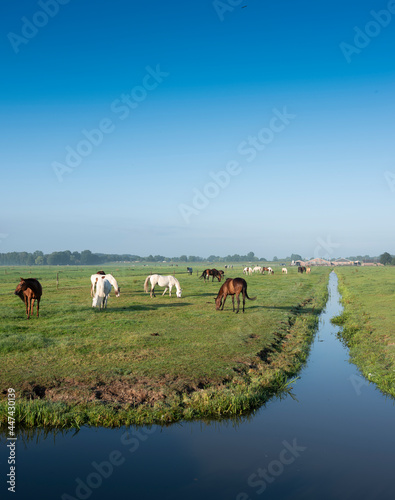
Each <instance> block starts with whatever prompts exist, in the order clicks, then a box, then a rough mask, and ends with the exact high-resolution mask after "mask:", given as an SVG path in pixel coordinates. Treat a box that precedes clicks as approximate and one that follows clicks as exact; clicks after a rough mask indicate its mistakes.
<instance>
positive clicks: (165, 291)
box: [162, 286, 171, 297]
mask: <svg viewBox="0 0 395 500" xmlns="http://www.w3.org/2000/svg"><path fill="white" fill-rule="evenodd" d="M166 292H167V286H166V287H165V291H164V292H163V293H162V297H163V295H164V294H165V293H166ZM169 295H171V293H170V290H169Z"/></svg>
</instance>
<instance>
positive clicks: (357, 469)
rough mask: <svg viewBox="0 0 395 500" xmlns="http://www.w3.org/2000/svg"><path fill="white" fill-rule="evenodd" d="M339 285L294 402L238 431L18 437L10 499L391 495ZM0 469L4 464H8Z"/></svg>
mask: <svg viewBox="0 0 395 500" xmlns="http://www.w3.org/2000/svg"><path fill="white" fill-rule="evenodd" d="M340 311H341V306H340V304H339V296H338V292H337V277H336V275H335V273H331V275H330V279H329V300H328V303H327V305H326V309H325V311H324V312H323V313H322V315H321V317H320V326H319V330H318V332H317V334H316V337H315V341H314V343H313V346H312V350H311V353H310V357H309V360H308V362H307V364H306V366H305V368H304V369H303V370H302V372H301V373H300V379H299V380H298V381H297V382H295V383H294V384H293V394H294V396H295V399H294V398H292V397H287V398H285V399H281V400H280V399H277V400H273V401H272V402H270V403H269V404H267V405H266V406H265V407H262V408H261V409H260V410H259V411H257V412H256V413H255V414H254V415H252V416H250V417H248V418H246V419H243V420H242V421H240V422H239V423H232V422H223V423H218V422H217V423H211V424H205V423H200V422H195V423H182V424H175V425H173V426H170V427H167V428H160V427H152V428H151V429H147V428H140V429H137V430H136V429H135V430H131V429H125V428H123V429H116V430H114V429H91V428H82V429H81V430H80V431H79V432H78V433H76V434H75V433H74V431H72V432H67V433H64V434H60V433H58V434H56V435H54V434H52V433H49V434H48V435H47V436H46V437H45V436H44V435H43V434H40V433H36V434H35V435H34V437H33V439H31V438H28V437H27V436H25V442H23V436H21V437H20V438H19V440H18V442H17V449H16V462H17V463H16V465H17V468H16V493H15V494H14V493H9V494H8V495H7V493H8V492H7V485H6V477H5V473H4V472H3V471H4V466H5V465H6V464H5V462H6V452H5V451H4V450H5V446H4V438H2V446H1V457H0V459H1V464H2V467H1V468H2V477H1V486H0V496H1V498H7V497H9V498H14V499H24V500H25V499H26V500H27V499H40V500H47V499H50V500H54V499H63V500H71V499H88V498H89V499H92V500H95V499H100V500H102V499H106V500H107V499H109V498H111V497H112V498H117V499H139V500H140V499H141V500H143V499H149V500H151V499H163V500H165V499H176V500H178V499H180V500H181V499H182V500H187V499H188V500H194V499H199V500H200V499H216V500H218V499H219V500H222V499H229V500H256V499H257V500H258V499H320V500H325V499H350V500H351V499H352V500H354V499H358V500H361V499H369V500H371V499H379V500H387V499H388V500H393V499H394V498H395V481H394V475H395V463H394V462H395V460H394V459H395V437H394V436H395V433H394V421H395V405H394V400H393V399H390V398H386V397H385V396H383V395H382V394H381V393H380V392H379V391H378V390H377V389H376V388H375V386H374V385H373V384H369V383H368V382H367V381H366V380H365V379H364V378H363V377H362V376H361V375H360V374H359V372H358V370H357V369H356V367H355V366H354V365H352V364H350V363H349V361H348V359H349V356H348V351H347V349H346V348H345V347H344V346H343V345H342V343H341V342H340V341H339V340H338V339H337V337H336V332H337V331H338V327H336V326H334V325H332V324H331V323H330V318H331V317H333V316H336V315H337V314H339V313H340ZM6 467H7V466H6Z"/></svg>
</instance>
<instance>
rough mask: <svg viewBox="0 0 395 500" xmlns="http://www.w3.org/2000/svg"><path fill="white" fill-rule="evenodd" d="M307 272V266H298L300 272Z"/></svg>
mask: <svg viewBox="0 0 395 500" xmlns="http://www.w3.org/2000/svg"><path fill="white" fill-rule="evenodd" d="M305 272H306V268H305V266H299V267H298V273H301V274H303V273H305Z"/></svg>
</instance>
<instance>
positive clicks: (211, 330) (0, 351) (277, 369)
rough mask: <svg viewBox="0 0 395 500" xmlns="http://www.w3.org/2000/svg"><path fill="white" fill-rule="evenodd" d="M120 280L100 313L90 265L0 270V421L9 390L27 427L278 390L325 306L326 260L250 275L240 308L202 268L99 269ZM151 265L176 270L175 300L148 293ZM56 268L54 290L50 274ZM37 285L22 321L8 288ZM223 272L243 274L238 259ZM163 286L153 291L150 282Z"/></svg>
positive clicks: (160, 412) (258, 397) (171, 416)
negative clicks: (30, 311)
mask: <svg viewBox="0 0 395 500" xmlns="http://www.w3.org/2000/svg"><path fill="white" fill-rule="evenodd" d="M103 267H104V269H105V271H106V272H107V273H112V274H113V275H114V276H115V278H116V279H117V281H118V284H119V286H120V287H121V296H120V297H119V298H116V297H115V295H114V293H112V294H111V295H110V297H109V301H108V307H107V310H104V311H100V310H98V309H92V307H91V304H92V301H91V298H90V275H91V274H93V273H94V272H96V270H97V269H96V268H89V267H49V266H45V267H34V268H19V267H15V268H0V274H1V285H0V298H1V301H0V317H1V329H0V363H1V366H2V370H1V377H0V382H1V385H0V388H1V398H2V402H1V403H0V421H1V422H2V425H4V424H5V422H6V418H7V415H6V401H5V400H6V397H7V389H8V388H9V387H12V388H14V389H15V390H16V393H17V413H16V416H17V421H18V422H19V423H21V424H23V425H25V426H45V425H48V426H59V427H62V426H65V427H69V426H79V425H82V424H90V425H107V426H111V425H122V424H130V423H139V424H140V423H152V422H171V421H176V420H180V419H194V418H221V417H224V416H235V415H240V414H243V413H245V412H248V411H251V410H253V409H255V408H257V407H259V406H260V405H261V404H262V403H264V402H265V401H267V400H268V399H269V398H270V397H272V396H273V395H274V394H276V393H277V392H278V391H280V390H282V389H283V388H284V387H285V386H286V384H287V380H288V377H290V376H291V375H293V374H295V373H296V372H297V370H298V369H299V368H300V366H301V364H302V363H303V362H304V360H305V359H306V355H307V352H308V349H309V346H310V342H311V338H312V334H313V332H314V329H315V327H316V323H317V315H318V314H319V313H320V311H321V309H322V307H323V306H324V304H325V301H326V297H327V281H328V273H329V271H330V270H329V269H325V268H315V269H313V272H312V273H311V274H310V275H300V274H299V275H298V274H297V270H296V269H295V268H289V270H288V275H282V274H281V268H276V269H275V270H276V272H275V274H274V275H272V276H268V275H263V276H262V275H253V276H249V277H247V278H246V279H247V282H248V294H249V296H250V297H252V296H257V300H256V301H254V302H251V301H248V300H247V301H246V312H245V314H243V313H242V312H240V313H239V314H238V315H236V314H234V313H233V312H232V301H231V299H230V297H229V298H228V300H227V302H226V304H225V309H224V311H216V310H215V305H214V298H215V296H216V294H217V293H218V290H219V288H220V286H221V284H220V283H218V282H216V281H215V282H214V283H212V282H211V281H210V282H208V283H206V284H205V283H204V282H203V280H199V279H198V277H197V272H199V275H200V274H201V272H202V270H203V269H204V267H203V266H202V265H200V266H199V267H197V266H193V268H194V273H193V275H192V276H189V275H188V274H187V273H186V266H185V267H184V266H181V265H180V266H179V267H169V266H168V267H166V266H165V265H162V266H158V265H157V266H149V267H143V266H142V265H141V266H138V265H137V266H135V267H132V266H130V265H129V266H127V265H118V266H115V265H108V266H103ZM150 272H158V273H159V274H173V273H175V275H176V277H177V278H178V280H179V281H180V283H181V286H182V289H183V293H182V298H180V299H178V298H176V296H175V289H174V288H173V295H172V297H169V296H168V295H166V296H163V297H162V296H161V292H160V293H159V294H157V297H156V298H152V299H151V298H150V296H149V294H146V293H144V291H143V284H144V280H145V277H146V276H147V275H148V274H149V273H150ZM57 274H58V276H59V286H58V288H57V284H56V275H57ZM20 276H23V277H24V278H27V277H34V278H37V279H39V281H40V282H41V284H42V286H43V297H42V302H41V307H40V317H39V318H38V319H37V318H36V316H35V315H34V316H33V317H32V318H31V319H30V320H27V319H26V315H25V308H24V304H23V303H22V301H21V300H20V299H19V298H18V297H17V296H15V295H13V291H14V289H15V287H16V285H17V284H18V282H19V277H20ZM226 276H227V277H237V276H242V266H241V265H240V264H239V265H238V266H235V267H234V269H231V270H228V272H227V275H226ZM158 291H160V289H158Z"/></svg>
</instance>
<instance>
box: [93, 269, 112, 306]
mask: <svg viewBox="0 0 395 500" xmlns="http://www.w3.org/2000/svg"><path fill="white" fill-rule="evenodd" d="M110 292H111V283H110V282H109V281H108V279H106V276H105V275H101V276H100V277H99V278H97V281H96V293H95V296H94V297H93V299H92V307H100V309H106V307H107V300H108V296H109V294H110Z"/></svg>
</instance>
